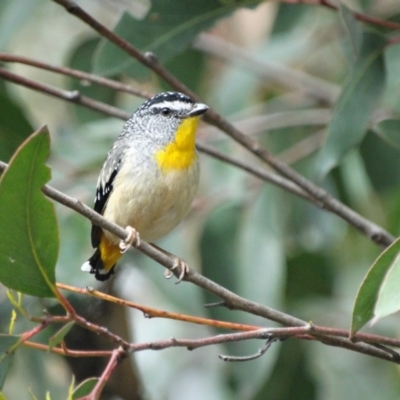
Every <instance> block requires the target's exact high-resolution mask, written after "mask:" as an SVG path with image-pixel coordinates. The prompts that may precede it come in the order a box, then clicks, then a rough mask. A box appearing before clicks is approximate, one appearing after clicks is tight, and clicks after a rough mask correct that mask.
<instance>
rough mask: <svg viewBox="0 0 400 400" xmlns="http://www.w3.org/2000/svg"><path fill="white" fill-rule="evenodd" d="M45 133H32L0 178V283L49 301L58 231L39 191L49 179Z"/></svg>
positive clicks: (50, 205) (52, 214) (52, 289)
mask: <svg viewBox="0 0 400 400" xmlns="http://www.w3.org/2000/svg"><path fill="white" fill-rule="evenodd" d="M49 145H50V137H49V133H48V131H47V129H41V130H39V131H37V132H35V133H34V134H32V135H31V136H30V137H29V138H28V139H27V140H26V141H25V142H24V143H23V144H22V145H21V146H20V147H19V149H18V150H17V152H16V153H15V155H14V156H13V158H12V159H11V162H10V165H9V167H8V169H7V171H6V172H5V173H4V174H3V175H2V177H1V179H0V221H1V225H0V264H1V268H0V282H2V283H3V284H4V285H5V286H7V287H9V288H11V289H14V290H16V291H18V292H22V293H26V294H29V295H32V296H38V297H54V296H55V290H56V289H55V265H56V261H57V255H58V246H59V243H58V241H59V240H58V228H57V221H56V215H55V210H54V206H53V204H52V203H51V202H50V201H49V200H48V199H47V198H46V197H45V196H44V194H43V193H42V190H41V188H42V187H43V186H44V185H45V184H46V182H48V181H49V179H50V169H49V168H48V167H47V166H46V165H45V161H46V159H47V157H48V155H49Z"/></svg>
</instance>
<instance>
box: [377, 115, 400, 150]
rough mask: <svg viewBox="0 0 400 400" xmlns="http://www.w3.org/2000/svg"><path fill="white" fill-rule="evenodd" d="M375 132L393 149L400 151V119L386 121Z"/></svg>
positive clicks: (379, 124)
mask: <svg viewBox="0 0 400 400" xmlns="http://www.w3.org/2000/svg"><path fill="white" fill-rule="evenodd" d="M374 131H376V132H377V133H378V134H379V136H380V137H381V138H382V139H384V140H385V141H386V142H387V143H389V144H390V145H391V146H392V147H395V148H396V149H398V150H400V119H385V120H383V121H381V122H379V123H378V124H377V125H376V126H375V128H374Z"/></svg>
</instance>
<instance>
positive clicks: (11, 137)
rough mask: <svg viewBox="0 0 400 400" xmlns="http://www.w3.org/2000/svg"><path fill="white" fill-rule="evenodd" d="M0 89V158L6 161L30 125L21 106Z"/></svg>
mask: <svg viewBox="0 0 400 400" xmlns="http://www.w3.org/2000/svg"><path fill="white" fill-rule="evenodd" d="M0 37H1V35H0ZM1 89H2V88H1V87H0V104H1V107H0V143H1V146H0V160H2V161H8V160H9V159H10V158H11V156H12V155H13V154H14V152H15V151H16V150H17V148H18V146H19V145H20V144H21V143H22V142H23V141H24V140H25V139H26V138H27V137H28V136H29V135H30V134H31V132H32V126H31V124H30V123H29V122H28V120H27V118H26V117H25V113H24V111H23V110H22V108H21V107H20V106H19V105H18V104H17V103H15V102H14V101H13V100H12V99H11V98H10V97H9V96H8V95H7V94H6V93H5V92H4V91H2V90H1Z"/></svg>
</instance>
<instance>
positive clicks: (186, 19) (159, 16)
mask: <svg viewBox="0 0 400 400" xmlns="http://www.w3.org/2000/svg"><path fill="white" fill-rule="evenodd" d="M260 2H261V0H248V1H241V2H238V1H228V2H222V1H220V0H203V1H190V2H188V1H187V0H154V1H153V2H152V8H151V10H150V12H149V13H148V14H147V16H146V18H144V19H143V20H140V21H138V20H136V19H134V18H133V17H132V16H130V15H129V14H128V13H125V14H124V15H123V16H122V17H121V19H120V20H119V22H118V24H117V25H116V27H115V28H114V33H116V34H117V35H119V36H121V37H122V38H124V39H125V40H127V41H128V42H129V43H132V44H133V45H134V46H135V47H136V48H138V49H139V50H141V51H151V52H153V53H154V54H155V55H156V56H157V58H158V59H159V61H161V62H162V63H164V62H165V61H167V60H169V59H171V58H172V57H174V56H176V55H177V54H179V53H181V52H182V51H183V50H185V49H186V48H187V47H188V46H189V44H190V43H191V42H192V40H193V39H194V38H195V37H196V36H197V35H198V34H199V33H200V32H202V31H204V30H206V29H209V28H210V27H212V26H213V25H214V23H215V22H216V21H217V20H218V19H220V18H223V17H226V16H228V15H229V14H230V13H232V12H233V11H235V10H236V9H237V8H240V7H242V6H246V7H249V6H254V5H257V4H258V3H260ZM94 72H95V73H97V74H101V75H112V74H118V73H121V72H127V73H129V74H131V75H132V76H134V77H135V78H136V79H145V78H147V76H148V70H147V69H146V68H145V67H143V66H142V65H140V64H139V63H138V62H137V61H136V60H134V59H132V57H131V56H129V55H128V54H127V53H125V52H124V51H123V50H121V49H120V48H118V47H117V46H116V45H114V44H112V43H111V42H108V41H103V42H102V44H101V45H100V46H99V51H98V53H97V56H96V57H95V59H94Z"/></svg>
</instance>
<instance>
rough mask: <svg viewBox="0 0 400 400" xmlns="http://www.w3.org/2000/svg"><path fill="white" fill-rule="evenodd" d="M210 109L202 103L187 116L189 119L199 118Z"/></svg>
mask: <svg viewBox="0 0 400 400" xmlns="http://www.w3.org/2000/svg"><path fill="white" fill-rule="evenodd" d="M208 109H209V107H208V106H206V105H205V104H202V103H196V104H195V105H194V106H193V108H192V110H190V111H189V112H188V114H187V117H188V118H190V117H198V116H199V115H201V114H204V113H205V112H206V111H207V110H208Z"/></svg>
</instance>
